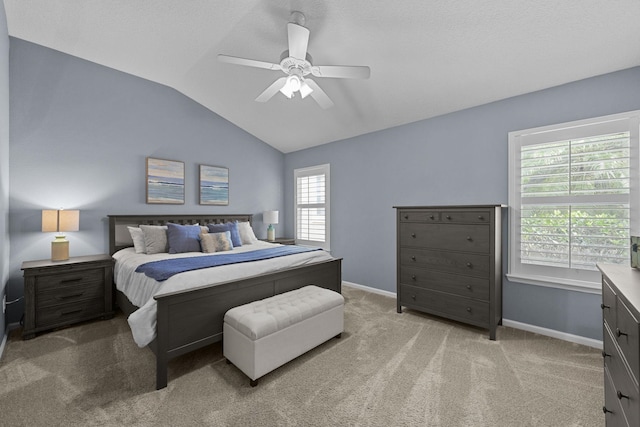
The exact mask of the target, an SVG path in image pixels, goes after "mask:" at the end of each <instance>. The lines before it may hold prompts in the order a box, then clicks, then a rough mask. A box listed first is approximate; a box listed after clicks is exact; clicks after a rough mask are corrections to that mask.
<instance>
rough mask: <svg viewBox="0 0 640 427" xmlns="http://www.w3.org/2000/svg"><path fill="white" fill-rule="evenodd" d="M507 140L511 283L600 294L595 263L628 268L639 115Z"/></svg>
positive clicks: (530, 132)
mask: <svg viewBox="0 0 640 427" xmlns="http://www.w3.org/2000/svg"><path fill="white" fill-rule="evenodd" d="M509 140H510V147H509V150H510V157H509V158H510V177H511V181H510V195H509V204H510V207H511V229H510V238H509V246H510V262H509V274H510V278H512V277H511V276H514V277H513V278H515V279H516V280H517V279H523V278H524V279H525V280H523V281H525V282H527V281H528V280H526V279H530V280H532V282H533V283H536V282H540V281H543V282H547V283H546V284H547V285H549V284H550V283H556V284H560V285H568V286H570V287H576V286H577V287H584V288H596V287H597V288H599V286H600V285H599V281H600V276H599V273H598V271H597V268H596V263H616V264H625V263H629V257H630V252H629V248H630V244H629V236H630V235H631V233H632V231H631V230H632V227H633V226H634V225H635V224H633V223H632V217H633V214H634V213H635V212H638V210H637V199H638V197H637V192H638V183H637V171H638V115H637V113H635V115H634V114H631V113H628V114H626V115H616V116H607V117H604V118H600V119H592V120H586V121H580V122H574V123H568V124H563V125H557V126H550V127H545V128H539V129H531V130H528V131H521V132H517V133H511V134H510V135H509ZM634 177H635V179H634ZM636 216H637V214H636ZM561 287H563V286H561Z"/></svg>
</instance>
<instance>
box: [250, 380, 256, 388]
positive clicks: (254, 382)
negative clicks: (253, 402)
mask: <svg viewBox="0 0 640 427" xmlns="http://www.w3.org/2000/svg"><path fill="white" fill-rule="evenodd" d="M249 385H250V386H251V387H255V386H257V385H258V380H249Z"/></svg>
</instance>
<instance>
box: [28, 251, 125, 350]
mask: <svg viewBox="0 0 640 427" xmlns="http://www.w3.org/2000/svg"><path fill="white" fill-rule="evenodd" d="M22 270H23V272H24V273H23V274H24V328H23V331H22V338H23V339H25V340H28V339H31V338H33V337H35V335H36V333H37V332H41V331H45V330H49V329H54V328H57V327H60V326H67V325H71V324H74V323H78V322H82V321H85V320H89V319H94V318H97V317H101V318H103V319H109V318H111V317H113V297H112V295H113V294H112V292H113V290H112V286H113V285H112V283H113V259H112V258H111V256H110V255H90V256H79V257H72V258H69V259H68V260H66V261H51V260H48V259H47V260H40V261H25V262H23V263H22Z"/></svg>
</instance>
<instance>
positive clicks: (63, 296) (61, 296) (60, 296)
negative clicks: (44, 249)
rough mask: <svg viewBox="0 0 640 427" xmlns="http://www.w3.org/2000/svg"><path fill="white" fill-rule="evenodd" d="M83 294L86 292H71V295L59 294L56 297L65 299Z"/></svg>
mask: <svg viewBox="0 0 640 427" xmlns="http://www.w3.org/2000/svg"><path fill="white" fill-rule="evenodd" d="M82 295H84V292H79V293H77V294H70V295H58V296H57V297H56V299H57V300H65V299H69V298H76V297H81V296H82Z"/></svg>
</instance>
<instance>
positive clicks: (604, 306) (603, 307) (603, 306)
mask: <svg viewBox="0 0 640 427" xmlns="http://www.w3.org/2000/svg"><path fill="white" fill-rule="evenodd" d="M600 308H601V309H603V310H604V309H605V308H611V307H609V306H608V305H604V303H603V304H600Z"/></svg>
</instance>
